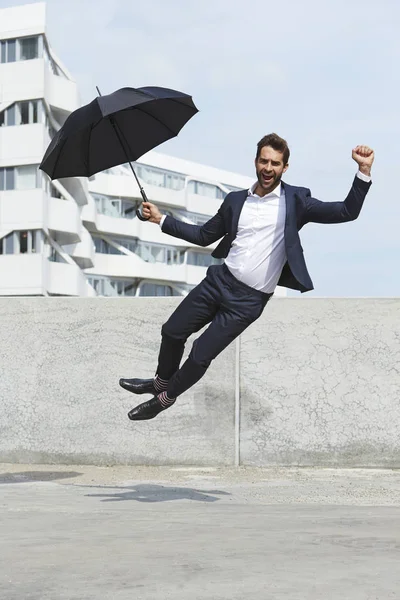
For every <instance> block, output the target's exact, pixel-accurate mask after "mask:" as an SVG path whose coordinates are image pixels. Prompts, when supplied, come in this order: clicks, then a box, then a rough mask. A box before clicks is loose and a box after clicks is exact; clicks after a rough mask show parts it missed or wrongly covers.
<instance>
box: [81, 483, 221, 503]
mask: <svg viewBox="0 0 400 600" xmlns="http://www.w3.org/2000/svg"><path fill="white" fill-rule="evenodd" d="M96 488H97V489H103V490H106V489H108V490H110V491H109V492H105V493H99V494H86V496H88V497H91V498H102V502H122V501H124V500H136V502H171V501H172V500H194V501H196V502H217V501H218V500H219V499H220V498H219V497H218V496H230V494H229V492H223V491H221V490H196V489H194V488H186V487H166V486H163V485H153V484H138V485H131V486H126V487H108V486H107V487H102V486H96ZM113 490H121V491H119V492H116V493H115V492H114V491H113Z"/></svg>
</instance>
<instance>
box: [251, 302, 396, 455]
mask: <svg viewBox="0 0 400 600" xmlns="http://www.w3.org/2000/svg"><path fill="white" fill-rule="evenodd" d="M240 363H241V373H240V377H241V436H240V456H241V463H242V464H244V465H254V466H263V465H325V466H339V465H340V466H371V467H373V466H383V467H400V299H398V298H397V299H385V298H381V299H369V298H363V299H356V298H354V299H341V298H337V299H317V298H310V299H306V298H304V299H303V298H299V299H295V298H290V299H289V298H287V299H278V298H277V299H275V301H273V302H270V303H269V304H268V305H267V308H266V310H265V311H264V314H263V315H262V317H261V318H260V319H259V321H257V323H255V324H253V325H252V326H251V327H250V328H249V329H247V330H246V332H245V333H244V334H243V336H242V338H241V354H240Z"/></svg>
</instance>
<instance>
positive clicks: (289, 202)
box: [282, 181, 297, 246]
mask: <svg viewBox="0 0 400 600" xmlns="http://www.w3.org/2000/svg"><path fill="white" fill-rule="evenodd" d="M282 187H283V189H284V190H285V201H286V220H285V243H286V246H287V245H288V244H289V245H292V244H293V243H294V242H295V239H296V234H297V221H296V198H295V188H293V187H292V186H291V185H288V184H287V183H284V182H283V181H282Z"/></svg>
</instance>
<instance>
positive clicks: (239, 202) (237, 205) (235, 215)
mask: <svg viewBox="0 0 400 600" xmlns="http://www.w3.org/2000/svg"><path fill="white" fill-rule="evenodd" d="M247 194H248V190H241V191H240V192H238V195H237V198H236V200H235V202H233V203H232V215H231V231H232V235H233V238H235V237H236V235H237V230H238V226H239V218H240V213H241V212H242V208H243V206H244V203H245V202H246V199H247Z"/></svg>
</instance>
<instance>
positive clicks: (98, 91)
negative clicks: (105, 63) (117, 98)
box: [96, 85, 101, 96]
mask: <svg viewBox="0 0 400 600" xmlns="http://www.w3.org/2000/svg"><path fill="white" fill-rule="evenodd" d="M96 90H97V93H98V94H99V96H101V91H100V90H99V88H98V87H97V85H96Z"/></svg>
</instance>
